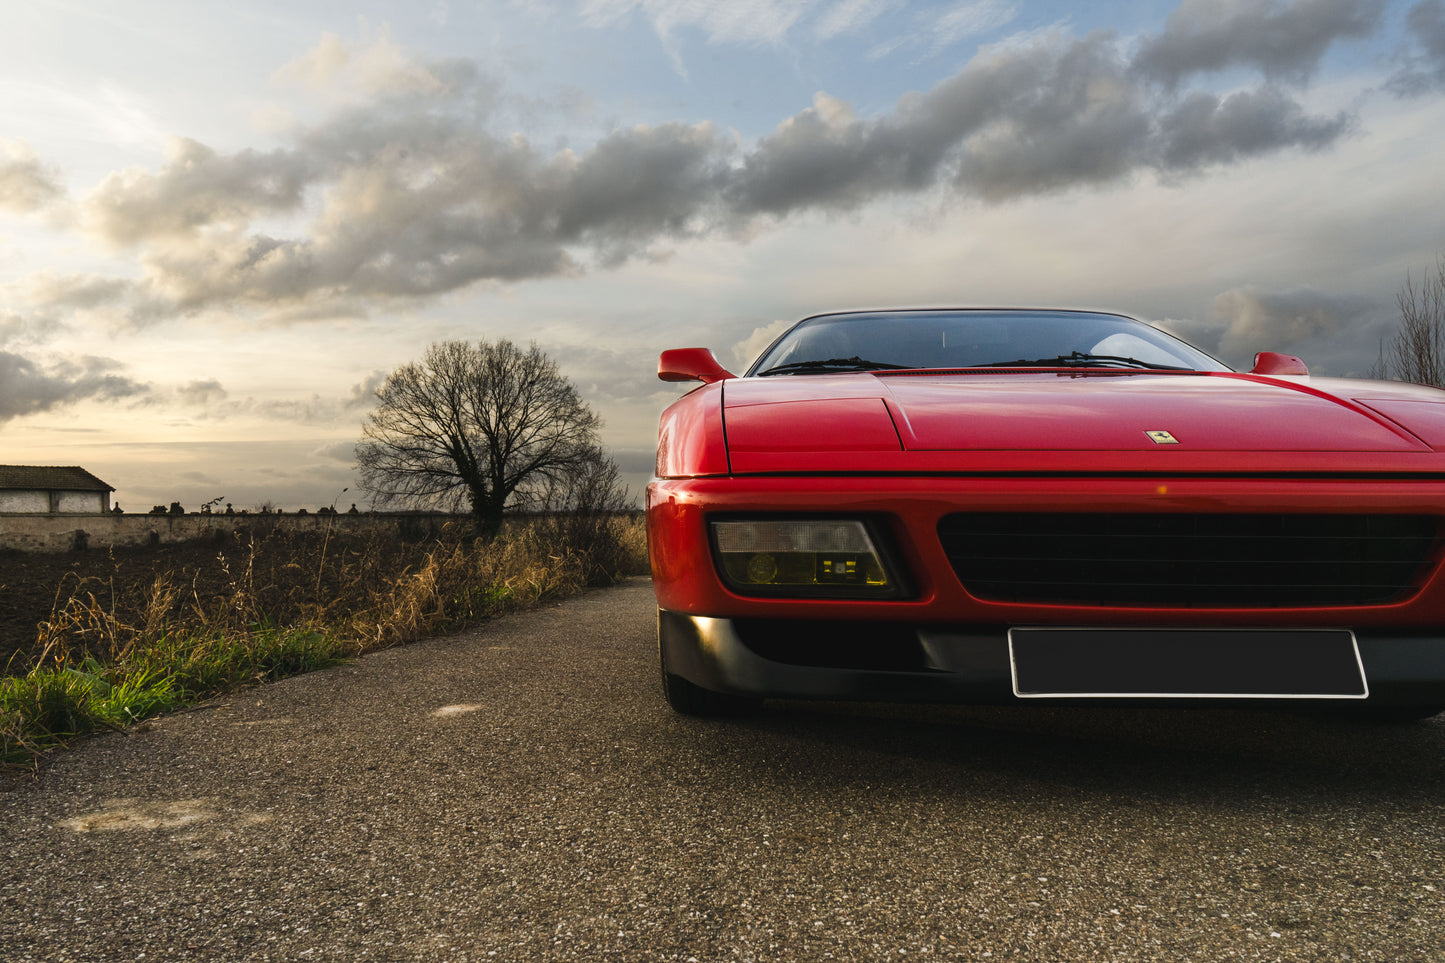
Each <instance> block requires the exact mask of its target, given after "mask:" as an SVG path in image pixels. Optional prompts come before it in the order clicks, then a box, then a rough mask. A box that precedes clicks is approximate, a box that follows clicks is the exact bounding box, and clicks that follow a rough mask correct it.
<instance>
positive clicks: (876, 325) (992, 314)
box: [747, 309, 1230, 377]
mask: <svg viewBox="0 0 1445 963" xmlns="http://www.w3.org/2000/svg"><path fill="white" fill-rule="evenodd" d="M1055 365H1056V366H1058V367H1085V366H1087V367H1093V366H1096V365H1097V366H1103V367H1111V368H1134V367H1137V368H1158V369H1180V370H1188V371H1229V370H1230V369H1229V368H1228V367H1227V366H1225V365H1224V364H1221V363H1220V362H1218V361H1216V360H1215V359H1213V358H1211V357H1210V356H1209V355H1207V354H1205V353H1204V352H1202V351H1199V350H1198V349H1196V348H1193V347H1191V346H1189V345H1188V344H1185V343H1184V342H1183V341H1180V340H1179V339H1178V338H1175V337H1172V336H1171V335H1168V334H1165V333H1164V332H1163V331H1160V330H1159V329H1158V328H1154V327H1151V326H1150V325H1147V324H1145V323H1143V322H1142V321H1135V320H1134V319H1133V318H1126V317H1122V316H1120V315H1117V314H1097V313H1094V312H1090V311H1043V310H1038V311H1035V310H1016V309H1015V310H983V309H961V310H946V311H945V310H938V311H875V312H860V313H856V314H822V315H818V316H817V317H812V318H808V319H807V320H804V321H800V322H798V323H797V324H796V325H794V326H793V327H792V329H790V330H789V331H788V332H787V333H786V334H784V335H783V336H782V337H781V338H779V339H778V340H777V341H776V342H774V343H773V345H772V347H770V348H768V350H766V351H764V352H763V354H762V356H761V357H760V358H758V360H757V361H755V362H753V366H752V367H751V368H749V369H748V372H747V373H748V375H750V376H755V377H760V376H776V375H797V374H819V373H824V372H837V371H866V370H878V369H886V368H971V367H987V366H1001V367H1003V366H1007V367H1019V366H1022V367H1049V366H1055Z"/></svg>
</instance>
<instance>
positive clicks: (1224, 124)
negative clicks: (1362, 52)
mask: <svg viewBox="0 0 1445 963" xmlns="http://www.w3.org/2000/svg"><path fill="white" fill-rule="evenodd" d="M1352 124H1353V120H1352V118H1351V117H1350V116H1349V115H1348V114H1336V115H1335V116H1334V117H1312V116H1310V115H1308V114H1306V113H1305V112H1304V109H1303V108H1301V107H1300V105H1299V104H1297V103H1295V102H1294V101H1293V100H1291V99H1290V98H1289V97H1287V96H1285V95H1284V94H1283V93H1281V92H1280V91H1279V90H1277V89H1275V88H1268V87H1267V88H1265V89H1263V90H1256V91H1244V92H1242V93H1237V94H1231V95H1229V96H1228V97H1226V98H1224V99H1222V100H1221V99H1220V98H1218V97H1216V96H1214V95H1213V94H1206V93H1202V92H1197V91H1196V92H1195V93H1192V94H1190V95H1189V96H1188V97H1186V98H1184V100H1183V101H1182V102H1181V103H1180V104H1179V106H1178V107H1177V108H1176V109H1175V110H1173V111H1172V112H1171V113H1169V114H1168V115H1166V116H1165V117H1164V118H1163V119H1162V121H1161V122H1160V125H1159V133H1160V143H1159V148H1160V150H1161V152H1162V154H1161V157H1160V164H1159V167H1160V169H1161V170H1163V171H1168V172H1183V171H1191V170H1194V169H1195V168H1198V167H1202V166H1205V165H1208V164H1226V163H1231V162H1233V161H1236V160H1239V159H1241V158H1244V157H1250V156H1254V155H1257V154H1260V153H1264V152H1266V151H1270V150H1274V149H1276V148H1277V147H1278V146H1279V145H1280V144H1282V143H1287V144H1290V145H1292V146H1294V147H1298V148H1302V149H1305V150H1315V149H1319V148H1323V147H1328V146H1329V145H1330V144H1333V143H1334V142H1335V141H1336V140H1338V139H1339V138H1340V137H1341V135H1343V134H1344V133H1345V132H1346V131H1348V130H1349V129H1350V128H1351V126H1352Z"/></svg>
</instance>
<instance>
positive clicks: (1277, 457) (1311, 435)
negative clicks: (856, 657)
mask: <svg viewBox="0 0 1445 963" xmlns="http://www.w3.org/2000/svg"><path fill="white" fill-rule="evenodd" d="M724 423H725V428H726V435H727V441H728V451H729V457H730V460H731V463H732V470H733V471H735V472H738V471H742V472H746V471H783V470H809V469H815V470H829V469H839V470H868V468H869V466H871V467H872V468H874V469H878V470H889V469H891V468H893V467H895V466H896V467H898V468H900V469H902V470H918V469H919V467H920V466H925V465H926V467H929V468H939V469H940V470H946V469H949V468H954V467H957V468H976V467H997V468H1000V469H1001V470H1006V469H1011V468H1013V467H1018V466H1019V465H1020V464H1024V466H1025V467H1030V468H1039V467H1047V462H1048V459H1047V458H1043V457H1042V456H1044V455H1046V454H1048V453H1059V454H1062V453H1072V454H1073V457H1072V458H1067V459H1056V460H1058V461H1059V464H1060V465H1062V466H1064V467H1066V468H1073V467H1081V466H1085V465H1088V466H1092V467H1097V468H1098V470H1105V469H1106V468H1107V467H1108V466H1113V467H1123V468H1129V469H1132V468H1134V467H1141V468H1151V469H1158V468H1159V467H1170V468H1181V469H1187V470H1201V469H1202V468H1211V469H1218V468H1220V467H1227V465H1228V459H1229V458H1234V459H1236V460H1241V459H1242V460H1243V462H1247V463H1249V464H1250V465H1252V466H1254V467H1259V468H1267V467H1268V466H1269V464H1270V463H1271V460H1274V461H1276V462H1278V463H1279V465H1280V466H1282V467H1304V466H1306V465H1313V466H1315V467H1328V468H1330V469H1339V468H1344V467H1356V468H1367V467H1379V468H1382V469H1383V468H1385V467H1386V466H1387V465H1393V466H1395V468H1392V469H1390V470H1397V469H1398V467H1399V464H1410V465H1413V466H1414V467H1413V468H1412V469H1410V470H1417V469H1420V468H1422V467H1424V466H1422V465H1421V464H1419V456H1421V455H1427V456H1434V455H1435V453H1436V451H1437V449H1438V450H1445V392H1442V391H1439V390H1436V389H1432V388H1422V387H1419V386H1413V385H1401V384H1398V383H1393V382H1376V381H1358V380H1353V379H1328V378H1310V377H1265V376H1257V375H1249V374H1235V373H1226V374H1215V373H1193V372H1189V373H1175V372H1167V373H1166V372H1135V371H1129V372H1107V373H1104V372H1097V371H1091V372H1053V371H1047V372H1009V373H1001V372H989V373H937V372H920V373H912V372H880V373H868V374H848V375H810V376H794V377H782V378H778V377H775V378H767V379H752V378H749V379H739V380H735V381H729V382H726V384H725V392H724ZM909 455H911V456H912V458H911V459H910V458H908V457H905V456H909ZM948 455H953V456H955V457H952V458H950V457H947V456H948ZM1305 455H1308V456H1310V457H1308V458H1302V457H1300V456H1305ZM963 456H966V457H963ZM1106 456H1107V457H1106ZM1350 456H1356V457H1353V458H1352V457H1350ZM1358 456H1369V457H1368V458H1364V459H1363V460H1362V459H1361V458H1360V457H1358ZM1407 456H1413V457H1414V460H1413V461H1408V462H1400V461H1399V459H1401V458H1405V457H1407ZM1165 459H1168V461H1165ZM1431 461H1432V462H1435V461H1438V459H1435V458H1432V459H1431ZM1431 470H1439V467H1438V466H1434V467H1432V468H1431Z"/></svg>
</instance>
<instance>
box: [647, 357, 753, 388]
mask: <svg viewBox="0 0 1445 963" xmlns="http://www.w3.org/2000/svg"><path fill="white" fill-rule="evenodd" d="M657 377H658V378H660V379H662V380H663V381H701V382H702V383H703V384H705V385H710V384H712V383H713V382H714V381H722V380H724V379H726V378H736V377H737V375H735V374H733V373H732V372H731V371H729V370H728V369H726V368H724V367H723V366H722V365H721V364H719V363H718V360H717V358H716V357H715V356H714V355H713V353H712V352H711V351H709V350H708V349H707V348H673V349H671V350H669V351H664V352H663V353H662V355H661V356H660V357H659V358H658V359H657Z"/></svg>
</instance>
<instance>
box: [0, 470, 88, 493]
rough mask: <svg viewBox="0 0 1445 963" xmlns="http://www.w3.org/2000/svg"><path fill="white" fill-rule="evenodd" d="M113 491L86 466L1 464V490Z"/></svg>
mask: <svg viewBox="0 0 1445 963" xmlns="http://www.w3.org/2000/svg"><path fill="white" fill-rule="evenodd" d="M15 489H24V490H26V491H35V490H40V491H51V492H55V491H60V492H113V491H115V486H114V485H107V484H106V483H105V482H103V481H101V480H100V479H99V478H96V477H95V476H94V475H92V474H91V473H90V472H88V471H86V470H85V469H84V468H76V467H74V466H71V467H68V468H47V467H39V466H31V465H0V491H3V490H11V491H14V490H15Z"/></svg>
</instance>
